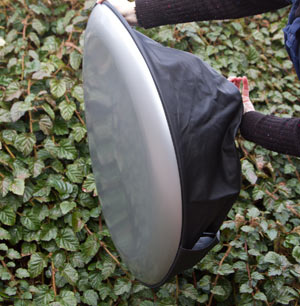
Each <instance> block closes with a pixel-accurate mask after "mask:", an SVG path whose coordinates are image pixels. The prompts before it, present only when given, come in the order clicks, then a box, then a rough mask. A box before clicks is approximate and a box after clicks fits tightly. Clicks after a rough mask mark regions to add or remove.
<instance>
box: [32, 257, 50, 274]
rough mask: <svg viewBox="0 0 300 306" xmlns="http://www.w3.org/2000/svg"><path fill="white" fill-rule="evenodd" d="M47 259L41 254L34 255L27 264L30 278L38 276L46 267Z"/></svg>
mask: <svg viewBox="0 0 300 306" xmlns="http://www.w3.org/2000/svg"><path fill="white" fill-rule="evenodd" d="M47 262H48V259H47V257H46V256H44V255H43V254H42V253H34V254H32V255H31V257H30V260H29V262H28V271H29V274H30V276H31V277H33V278H34V277H37V276H39V275H40V274H41V273H42V272H43V270H44V268H46V267H47Z"/></svg>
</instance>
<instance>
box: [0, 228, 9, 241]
mask: <svg viewBox="0 0 300 306" xmlns="http://www.w3.org/2000/svg"><path fill="white" fill-rule="evenodd" d="M10 239H11V236H10V234H9V232H8V231H7V230H6V229H4V228H2V227H0V240H10Z"/></svg>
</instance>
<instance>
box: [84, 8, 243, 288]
mask: <svg viewBox="0 0 300 306" xmlns="http://www.w3.org/2000/svg"><path fill="white" fill-rule="evenodd" d="M83 64H84V67H83V77H84V99H85V109H86V122H87V130H88V139H89V146H90V153H91V159H92V166H93V172H94V176H95V181H96V185H97V191H98V193H99V197H100V201H101V205H102V208H103V213H104V217H105V221H106V224H107V226H108V228H109V231H110V233H111V236H112V240H113V242H114V244H115V246H116V248H117V250H118V252H119V253H120V255H121V257H122V260H123V261H124V262H125V263H126V264H127V266H128V268H129V270H130V271H131V272H132V273H133V275H134V276H135V277H136V278H137V279H139V280H140V281H141V282H143V283H144V284H146V285H148V286H151V287H156V286H159V285H161V284H163V283H164V282H165V281H166V280H167V279H168V278H169V277H170V276H173V275H175V274H176V273H179V272H181V271H182V270H184V269H186V268H190V267H192V266H193V265H194V264H196V263H197V262H198V261H199V260H200V259H201V258H202V257H203V256H205V254H206V253H207V252H208V251H209V250H210V249H211V248H212V247H213V246H214V245H215V244H216V243H217V242H218V240H219V232H218V230H219V227H220V225H221V224H222V222H223V220H224V219H225V217H226V215H227V213H228V211H229V210H230V208H231V206H232V204H233V203H234V201H235V199H236V197H237V195H238V194H239V190H240V163H239V157H238V154H237V152H236V148H235V144H234V137H235V134H236V132H237V129H238V126H239V123H240V120H241V114H242V103H241V96H240V94H239V91H238V90H237V89H236V88H235V87H234V86H233V85H232V84H231V83H230V82H228V81H227V80H226V79H225V78H224V77H222V76H221V75H219V74H218V73H217V72H215V71H214V70H213V69H212V68H211V67H209V66H208V65H207V64H205V63H204V62H203V61H201V60H200V59H199V58H198V57H196V56H193V55H191V54H189V53H186V52H182V51H178V50H174V49H171V48H166V47H163V46H161V45H159V44H157V43H156V42H154V41H152V40H151V39H149V38H147V37H146V36H144V35H142V34H141V33H138V32H136V31H135V30H133V29H132V28H131V27H130V26H129V25H128V24H127V22H126V21H125V20H124V19H123V17H122V16H120V15H119V14H118V13H117V12H116V11H115V10H114V8H113V7H112V6H111V5H110V4H108V3H104V4H102V5H96V6H95V7H94V9H93V11H92V13H91V16H90V18H89V22H88V26H87V29H86V33H85V45H84V62H83Z"/></svg>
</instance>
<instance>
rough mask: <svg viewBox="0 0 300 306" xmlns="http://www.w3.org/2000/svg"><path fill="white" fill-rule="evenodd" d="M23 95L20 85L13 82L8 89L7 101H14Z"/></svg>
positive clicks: (6, 93)
mask: <svg viewBox="0 0 300 306" xmlns="http://www.w3.org/2000/svg"><path fill="white" fill-rule="evenodd" d="M22 93H23V89H22V88H21V85H20V83H18V82H12V83H10V84H9V85H8V87H7V89H6V92H5V96H6V97H5V101H12V100H14V99H19V98H20V96H21V94H22Z"/></svg>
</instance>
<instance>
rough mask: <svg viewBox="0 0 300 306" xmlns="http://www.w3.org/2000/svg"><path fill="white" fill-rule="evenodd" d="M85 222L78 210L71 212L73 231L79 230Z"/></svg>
mask: <svg viewBox="0 0 300 306" xmlns="http://www.w3.org/2000/svg"><path fill="white" fill-rule="evenodd" d="M84 224H85V222H84V221H83V220H82V215H81V213H80V212H79V211H75V212H73V214H72V227H73V230H74V231H75V233H78V232H80V231H81V230H82V229H83V227H84Z"/></svg>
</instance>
